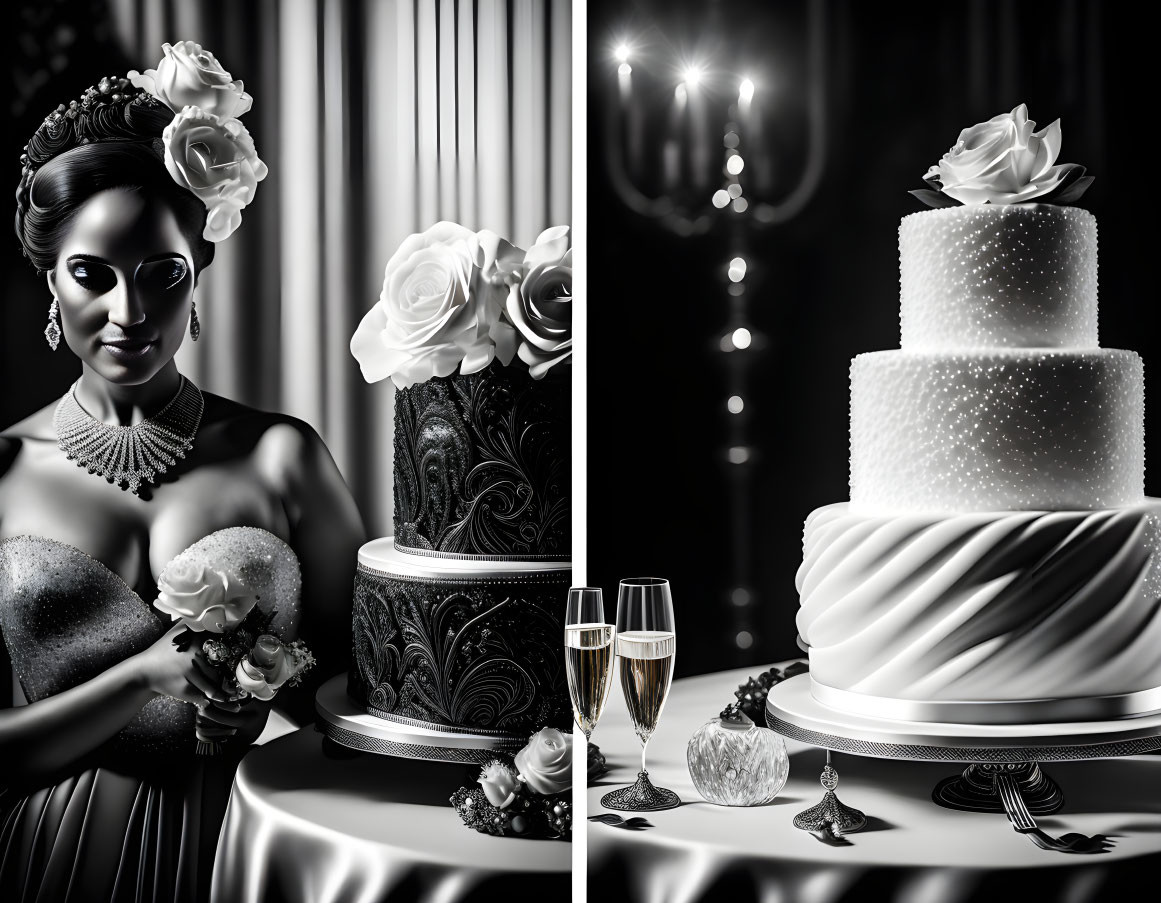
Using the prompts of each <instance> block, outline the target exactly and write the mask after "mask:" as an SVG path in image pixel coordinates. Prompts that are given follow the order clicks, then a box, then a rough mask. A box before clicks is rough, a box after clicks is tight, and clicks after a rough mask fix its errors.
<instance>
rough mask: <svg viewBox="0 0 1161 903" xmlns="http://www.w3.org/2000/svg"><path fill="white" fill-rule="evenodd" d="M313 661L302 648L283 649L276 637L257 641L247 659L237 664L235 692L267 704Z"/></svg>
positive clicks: (267, 637)
mask: <svg viewBox="0 0 1161 903" xmlns="http://www.w3.org/2000/svg"><path fill="white" fill-rule="evenodd" d="M313 664H314V657H313V656H311V655H310V653H307V652H305V650H304V649H302V648H301V644H294V643H292V644H290V645H289V646H288V645H285V644H283V643H282V642H281V641H279V639H278V638H277V637H273V636H270V635H268V634H267V635H263V636H260V637H258V639H257V641H256V642H255V643H254V648H253V649H252V650H251V651H250V655H249V656H248V657H246V658H243V659H242V660H241V661H240V662H238V667H237V668H236V669H235V671H234V679H235V680H236V681H237V683H238V689H240V690H245V691H246V692H247V693H249V694H250V695H251V696H253V697H254V698H255V699H263V700H269V699H273V698H274V695H275V694H276V693H277V692H278V691H279V689H281V687H282V685H283V684H285V683H293V682H295V681H296V679H297V678H298V677H299V676H300V675H301V674H302V673H303V672H304V671H305V670H306V669H307V668H309V667H310V666H311V665H313Z"/></svg>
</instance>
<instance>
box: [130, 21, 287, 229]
mask: <svg viewBox="0 0 1161 903" xmlns="http://www.w3.org/2000/svg"><path fill="white" fill-rule="evenodd" d="M161 49H162V51H163V52H164V54H165V56H164V57H163V58H162V60H161V62H160V63H158V64H157V68H156V69H146V70H145V72H144V73H140V72H137V71H136V70H132V71H130V72H129V75H128V78H129V81H130V82H131V83H132V85H133V86H134V87H136V88H140V89H142V90H144V91H145V92H147V93H148V94H150V95H152V96H153V97H155V98H156V99H157V100H159V101H160V102H161V103H163V104H165V105H166V106H167V107H169V109H171V110H173V112H174V119H173V122H172V123H170V125H169V127H168V128H166V130H165V132H164V133H163V134H162V136H161V141H162V144H163V145H164V148H165V168H166V169H167V170H169V174H170V175H171V176H173V179H174V181H175V182H177V183H178V184H179V185H181V186H182V187H183V188H187V189H189V190H190V191H191V192H193V193H194V194H195V195H196V196H197V198H198V200H200V201H201V202H202V203H203V204H205V205H206V226H205V229H204V230H203V232H202V237H203V238H205V239H206V240H207V241H213V242H218V241H222V239H224V238H228V237H229V236H230V235H231V234H232V233H233V232H234V230H235V229H237V228H238V226H239V225H241V222H242V210H243V209H244V208H245V207H246V206H247V205H249V204H250V202H251V201H253V200H254V191H255V189H256V187H257V185H258V183H259V182H261V181H262V180H263V179H264V178H266V174H267V172H268V171H269V170H268V169H267V167H266V164H265V163H263V162H262V161H261V160H260V159H258V153H257V151H255V149H254V139H253V138H251V137H250V133H249V132H248V131H247V130H246V127H245V126H244V125H242V123H241V122H240V121H239V120H238V119H237V117H238V116H241V115H242V114H244V113H246V112H248V111H249V110H250V107H251V106H252V105H253V98H251V97H250V95H249V94H247V93H246V92H245V91H244V90H243V86H242V82H241V81H236V80H234V79H232V78H231V76H230V73H229V72H227V71H226V70H225V69H224V68H222V65H221V63H219V62H218V60H217V59H216V58H215V57H214V55H213V54H212V53H210V52H209V51H208V50H204V49H202V46H201V45H200V44H197V43H195V42H193V41H178V42H177V43H176V44H162V45H161Z"/></svg>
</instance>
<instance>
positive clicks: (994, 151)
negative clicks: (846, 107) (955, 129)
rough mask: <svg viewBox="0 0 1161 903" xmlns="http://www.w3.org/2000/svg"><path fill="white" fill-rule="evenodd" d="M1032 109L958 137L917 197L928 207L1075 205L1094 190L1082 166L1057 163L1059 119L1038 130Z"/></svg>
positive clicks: (1007, 115)
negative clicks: (1032, 115) (1030, 114)
mask: <svg viewBox="0 0 1161 903" xmlns="http://www.w3.org/2000/svg"><path fill="white" fill-rule="evenodd" d="M1035 128H1036V123H1035V122H1034V121H1033V120H1031V119H1029V118H1028V107H1027V106H1025V105H1024V104H1020V105H1019V106H1018V107H1016V108H1015V109H1014V110H1012V112H1011V113H1001V114H1000V115H998V116H993V117H992V118H991V119H989V120H988V121H987V122H980V123H977V124H976V125H973V126H972V127H971V128H966V129H964V130H963V131H962V132H960V133H959V138H958V139H957V140H956V143H955V144H954V145H953V146H952V147H951V149H950V150H948V152H947V153H945V154H944V155H943V157H942V158H941V159H940V161H939V162H938V163H936V164H935V165H933V166H932V167H931V168H930V169H928V171H927V174H926V175H925V176H924V181H925V182H927V184H928V185H929V186H931V187H930V188H926V189H923V188H921V189H917V190H915V191H912V192H911V194H913V195H915V196H916V197H917V198H919V200H921V201H923V203H925V204H927V205H928V206H929V207H952V206H957V205H959V204H964V205H976V204H1020V203H1028V202H1036V203H1048V204H1072V203H1075V202H1076V201H1077V200H1078V199H1079V198H1080V196H1081V195H1082V194H1084V192H1085V190H1086V189H1087V188H1088V186H1089V185H1091V184H1092V176H1086V175H1085V174H1084V172H1085V170H1084V167H1083V166H1080V165H1079V164H1076V163H1056V158H1057V156H1058V155H1059V153H1060V140H1061V138H1060V134H1061V133H1060V120H1059V119H1057V120H1056V121H1055V122H1053V123H1052V124H1051V125H1048V126H1045V127H1044V128H1043V129H1041V130H1040V131H1035Z"/></svg>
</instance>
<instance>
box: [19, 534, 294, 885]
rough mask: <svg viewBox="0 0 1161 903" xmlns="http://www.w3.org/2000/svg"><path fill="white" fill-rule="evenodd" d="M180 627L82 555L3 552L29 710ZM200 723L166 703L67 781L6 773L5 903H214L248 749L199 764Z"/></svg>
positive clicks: (45, 549)
mask: <svg viewBox="0 0 1161 903" xmlns="http://www.w3.org/2000/svg"><path fill="white" fill-rule="evenodd" d="M254 532H255V533H259V532H264V531H254ZM266 535H267V536H269V534H266ZM271 538H272V539H273V537H271ZM169 626H170V624H169V620H168V618H166V617H165V616H163V615H162V614H161V613H160V612H158V611H157V610H156V609H154V608H153V607H152V606H151V605H149V604H147V603H146V602H145V601H144V600H142V599H141V598H140V597H139V596H138V595H137V594H136V593H135V592H133V590H132V589H131V588H130V587H129V586H128V585H127V584H126V583H125V582H124V581H123V580H122V579H121V578H120V577H119V576H118V575H117V574H115V573H113V572H112V571H110V570H109V569H108V568H107V567H105V566H104V565H103V564H101V563H100V562H98V561H96V560H95V559H93V558H90V557H89V556H88V555H85V554H84V553H83V552H81V551H79V550H78V549H75V548H73V547H72V546H69V545H66V544H63V543H59V542H56V541H53V540H48V539H43V538H40V537H30V536H20V537H14V538H11V539H7V540H4V541H3V542H0V631H2V632H3V639H4V643H5V646H6V647H7V649H8V654H9V656H10V657H11V661H12V667H13V670H14V671H15V674H16V677H17V678H18V679H19V681H20V685H21V687H22V688H23V690H24V695H25V697H26V698H27V699H28V701H29V702H30V703H31V702H35V701H37V700H40V699H43V698H45V697H47V696H52V695H53V694H55V693H59V692H61V691H63V690H66V689H68V688H70V687H73V686H76V685H77V684H80V683H82V682H84V681H86V680H89V679H91V678H92V677H94V676H96V675H97V674H99V673H101V672H102V671H104V670H106V669H107V668H109V667H110V666H111V665H113V664H115V663H116V662H118V661H121V660H123V659H125V658H127V657H129V656H131V655H134V654H135V653H137V652H140V651H141V650H143V649H145V648H146V647H148V646H149V645H151V644H152V643H153V642H155V641H156V640H157V639H158V637H160V636H161V635H162V634H163V633H164V632H165V631H166V630H167V629H168V628H169ZM195 714H196V712H195V709H194V707H193V706H191V705H189V704H187V703H184V702H181V701H179V700H177V699H172V698H167V697H159V698H156V699H153V700H152V701H151V702H149V703H148V704H147V705H146V706H145V707H144V708H142V710H141V711H140V712H139V713H138V714H137V715H136V716H135V717H134V718H133V720H132V721H130V722H129V723H128V724H127V725H126V726H125V727H124V728H123V729H122V730H121V732H120V733H118V734H117V735H116V736H115V737H114V738H113V739H111V740H110V741H109V742H107V743H106V744H104V745H103V746H102V747H100V748H99V749H97V750H95V751H94V752H93V753H92V754H91V755H89V756H86V757H85V759H84V760H83V761H81V762H78V763H76V764H75V765H74V766H73V767H72V768H70V769H69V771H68V773H67V774H61V775H56V776H54V777H53V778H52V779H50V780H48V781H47V782H46V781H44V780H41V781H40V782H39V783H38V784H37V785H36V786H27V785H26V786H19V785H15V784H12V783H11V782H10V779H9V778H8V777H7V776H5V775H3V774H2V769H0V784H2V785H3V789H2V791H0V900H4V901H7V900H13V901H16V900H20V901H30V903H31V901H43V903H48V901H75V903H82V901H83V903H89V901H104V900H108V901H122V900H124V901H134V903H143V901H163V900H164V901H183V903H184V901H201V900H207V899H208V898H209V890H210V877H211V875H212V871H213V860H214V853H215V851H216V848H217V842H218V834H219V831H220V829H221V824H222V819H223V817H224V814H225V808H226V803H227V800H228V798H229V790H230V784H231V782H232V780H233V773H234V770H235V768H236V766H237V760H238V759H239V758H240V756H241V753H242V752H244V751H245V750H244V749H241V750H239V749H231V744H226V749H227V752H226V754H225V755H224V756H221V757H212V758H207V757H201V756H196V755H195V754H194V750H195V746H196V743H195V738H194V718H195Z"/></svg>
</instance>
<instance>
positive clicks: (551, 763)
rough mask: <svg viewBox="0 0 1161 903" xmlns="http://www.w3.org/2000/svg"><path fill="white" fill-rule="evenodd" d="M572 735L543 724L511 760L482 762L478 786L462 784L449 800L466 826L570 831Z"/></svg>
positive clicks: (524, 833) (505, 831) (502, 831)
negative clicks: (510, 761) (509, 762)
mask: <svg viewBox="0 0 1161 903" xmlns="http://www.w3.org/2000/svg"><path fill="white" fill-rule="evenodd" d="M571 740H572V738H571V737H568V736H566V735H565V734H563V733H561V732H560V731H558V730H557V729H556V728H554V727H546V728H542V729H541V730H540V731H539V732H538V733H536V734H533V735H532V737H531V738H529V740H528V744H527V745H526V746H525V747H524V748H523V749H522V750H520V752H518V753H516V756H515V758H514V760H513V762H512V764H511V765H509V764H508V763H507V762H506V761H502V760H500V759H494V760H493V761H491V762H489V763H488V764H487V765H485V766H484V768H483V770H482V771H481V772H480V777H479V779H478V782H479V785H480V786H479V787H472V788H467V787H461V788H460V789H459V790H457V791H456V792H455V793H453V794H452V797H451V804H452V806H454V807H455V810H456V812H458V813H459V816H460V818H461V819H463V822H464V824H465V825H467V826H468V827H469V828H475V829H476V830H477V831H479V832H481V833H484V834H494V835H496V836H498V837H503V836H505V835H514V836H519V837H537V836H540V837H555V838H559V839H561V840H568V839H569V837H570V836H571V834H572V807H571V805H570V803H569V790H570V788H571V787H572V742H571Z"/></svg>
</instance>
